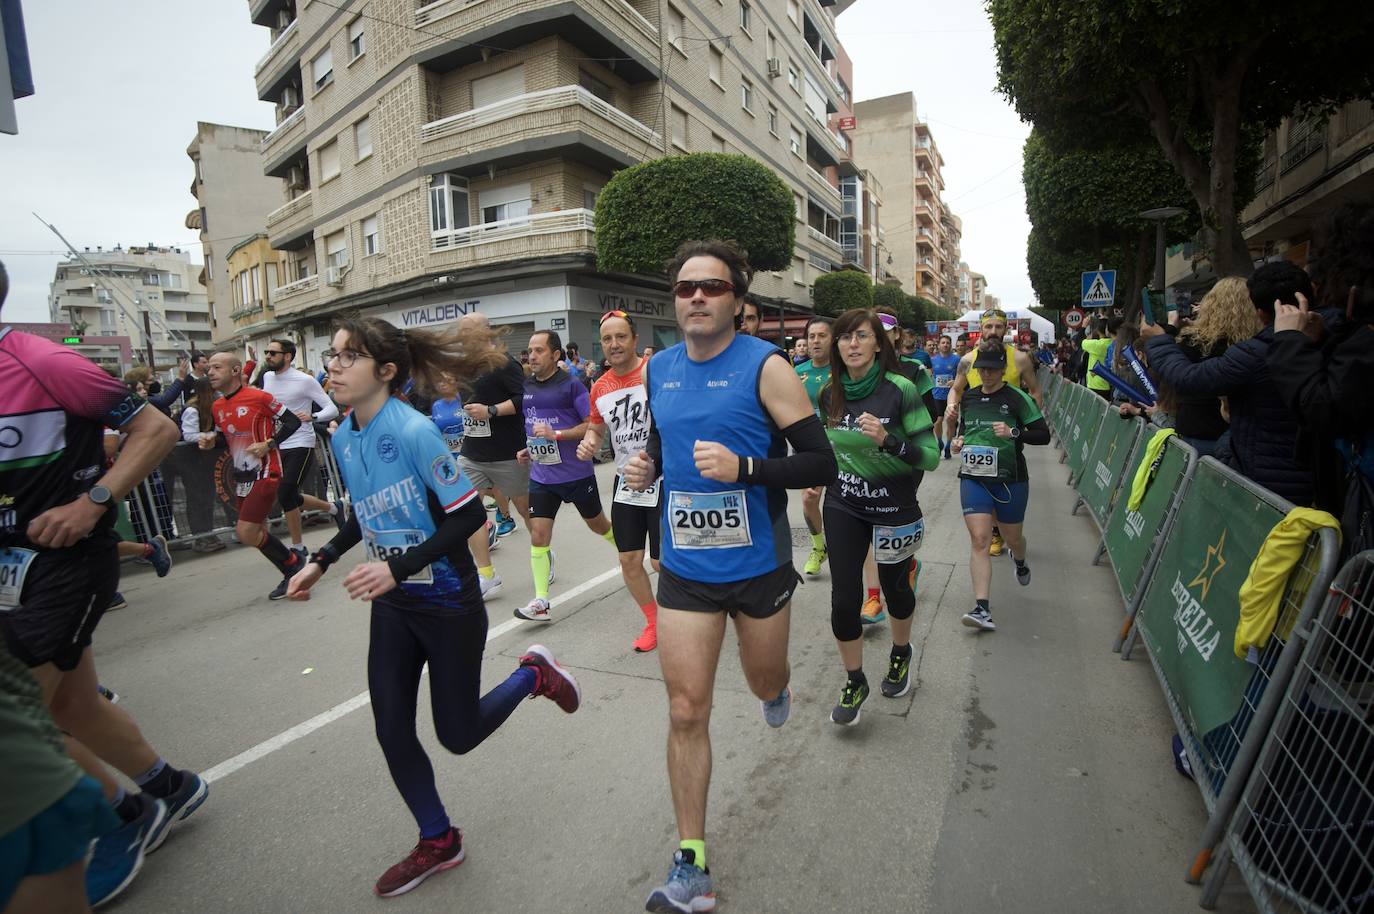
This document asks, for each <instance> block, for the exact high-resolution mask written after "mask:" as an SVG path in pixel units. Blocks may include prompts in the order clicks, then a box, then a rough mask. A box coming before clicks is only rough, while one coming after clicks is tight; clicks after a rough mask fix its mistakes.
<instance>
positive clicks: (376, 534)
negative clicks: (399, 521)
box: [363, 527, 434, 584]
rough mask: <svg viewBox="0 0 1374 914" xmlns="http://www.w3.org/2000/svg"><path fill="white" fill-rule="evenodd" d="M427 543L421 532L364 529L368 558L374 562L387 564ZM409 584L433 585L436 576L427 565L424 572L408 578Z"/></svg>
mask: <svg viewBox="0 0 1374 914" xmlns="http://www.w3.org/2000/svg"><path fill="white" fill-rule="evenodd" d="M424 541H425V535H424V533H423V532H421V531H419V530H369V529H368V528H367V527H364V528H363V545H364V546H366V547H367V557H368V558H369V559H371V560H372V561H374V562H385V561H386V560H387V559H393V558H395V557H396V556H398V555H405V554H406V553H407V552H409V551H410V550H412V549H414V548H415V547H416V546H418V545H420V544H421V543H423V542H424ZM405 582H406V583H407V584H433V583H434V575H433V573H432V572H431V571H430V570H429V566H428V565H426V566H425V567H424V569H423V570H421V571H418V572H416V573H415V574H413V575H411V576H410V577H408V578H406V581H405Z"/></svg>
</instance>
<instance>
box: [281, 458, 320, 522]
mask: <svg viewBox="0 0 1374 914" xmlns="http://www.w3.org/2000/svg"><path fill="white" fill-rule="evenodd" d="M314 468H315V449H314V448H313V447H287V448H282V449H281V482H280V483H278V485H277V503H278V504H280V505H281V509H282V510H283V511H294V510H296V509H297V508H299V507H300V506H301V505H303V504H305V500H304V499H303V498H301V486H302V485H304V484H305V481H306V479H308V478H309V476H310V471H311V470H313V469H314Z"/></svg>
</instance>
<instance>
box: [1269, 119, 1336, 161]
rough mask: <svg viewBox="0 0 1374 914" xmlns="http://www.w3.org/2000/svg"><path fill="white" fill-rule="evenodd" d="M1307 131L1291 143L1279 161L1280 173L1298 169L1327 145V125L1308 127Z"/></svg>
mask: <svg viewBox="0 0 1374 914" xmlns="http://www.w3.org/2000/svg"><path fill="white" fill-rule="evenodd" d="M1306 126H1307V129H1306V130H1305V131H1304V132H1303V133H1301V134H1300V135H1299V136H1297V137H1294V138H1292V139H1291V141H1290V145H1289V146H1288V149H1287V150H1285V151H1284V153H1283V157H1282V158H1281V159H1279V173H1280V174H1284V173H1286V172H1289V171H1292V170H1293V169H1294V168H1297V167H1298V164H1299V163H1301V162H1303V161H1305V160H1306V159H1308V158H1310V157H1311V156H1312V155H1314V154H1315V153H1316V152H1318V151H1319V150H1320V149H1321V148H1322V147H1323V146H1325V145H1326V123H1325V122H1320V123H1317V124H1309V125H1306Z"/></svg>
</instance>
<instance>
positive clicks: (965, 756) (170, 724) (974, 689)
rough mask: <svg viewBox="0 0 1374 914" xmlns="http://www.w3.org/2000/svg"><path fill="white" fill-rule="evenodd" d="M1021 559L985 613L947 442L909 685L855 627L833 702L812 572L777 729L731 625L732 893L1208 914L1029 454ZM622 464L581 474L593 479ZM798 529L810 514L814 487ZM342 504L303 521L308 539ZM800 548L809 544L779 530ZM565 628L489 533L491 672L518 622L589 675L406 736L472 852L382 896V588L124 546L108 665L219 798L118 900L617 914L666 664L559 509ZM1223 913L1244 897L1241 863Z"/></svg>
mask: <svg viewBox="0 0 1374 914" xmlns="http://www.w3.org/2000/svg"><path fill="white" fill-rule="evenodd" d="M1028 450H1029V451H1031V454H1030V461H1029V462H1030V467H1031V475H1032V496H1031V505H1030V514H1029V517H1028V530H1029V542H1030V554H1029V558H1030V562H1031V567H1032V569H1033V573H1034V579H1033V581H1032V583H1031V585H1030V586H1029V587H1027V588H1021V587H1018V586H1017V584H1016V582H1015V579H1014V577H1013V574H1012V565H1011V562H1010V560H1009V559H1002V560H999V561H997V562H996V564H995V565H994V578H995V580H994V585H993V603H992V606H993V611H994V615H995V617H996V619H997V622H998V625H999V629H998V631H997V632H995V633H990V634H981V635H980V634H978V633H976V632H974V631H973V630H971V629H967V628H964V627H962V626H961V625H960V624H959V621H958V618H959V616H960V614H962V613H963V612H965V611H966V610H967V609H968V608H969V607H970V606H971V605H972V600H971V593H970V588H969V581H968V571H967V564H966V562H967V553H968V539H967V536H966V534H965V532H964V528H963V523H962V519H961V517H960V513H959V505H958V491H957V486H956V485H955V484H954V468H953V464H951V463H945V464H943V465H942V466H941V468H940V469H939V470H937V471H936V472H934V473H931V474H928V475H927V477H926V481H925V483H924V484H923V486H922V490H921V496H922V503H923V505H924V508H925V513H926V518H927V520H926V523H927V535H926V540H925V544H924V546H923V549H922V552H921V556H922V558H923V561H924V563H925V564H924V571H923V573H922V576H921V580H920V586H919V594H918V602H917V622H916V629H915V633H914V635H913V642H914V643H915V644H916V646H917V650H918V660H917V663H916V672H915V678H916V686H917V687H916V688H914V689H913V690H912V691H911V692H910V693H909V694H908V695H907V696H905V697H904V698H902V699H898V700H888V699H884V698H883V697H882V696H881V695H879V694H878V693H877V690H876V684H877V681H878V680H879V679H880V678H881V677H882V675H883V673H884V672H885V670H884V664H885V658H886V652H887V646H888V642H887V637H888V635H887V626H886V625H885V624H882V625H878V626H875V627H874V629H872V630H870V631H868V633H867V643H868V646H869V652H868V658H867V667H866V668H867V672H868V674H869V679H870V681H871V682H872V683H874V686H875V691H874V696H873V697H872V698H870V699H869V701H868V703H867V704H866V705H865V709H864V714H863V719H862V720H861V722H860V724H859V725H858V726H856V727H853V728H841V727H837V726H835V725H834V724H831V723H830V722H829V720H828V715H829V711H830V708H831V706H832V705H833V703H834V702H835V700H836V698H837V696H838V693H839V689H840V686H841V685H842V684H843V671H842V667H841V666H840V663H839V660H838V657H837V654H836V651H835V647H834V642H833V640H832V637H831V634H830V626H829V612H830V610H829V596H830V592H829V587H828V580H829V577H828V573H823V574H822V575H820V576H819V577H817V578H812V579H808V581H807V583H806V586H804V587H801V588H799V591H798V595H797V598H796V600H795V602H794V604H793V625H792V649H791V659H792V664H793V688H794V693H795V703H794V706H793V711H792V718H791V720H790V721H789V722H788V724H787V725H786V726H785V727H784V728H782V729H781V730H777V731H774V730H771V729H769V728H768V727H767V726H765V725H764V723H763V721H762V720H761V718H760V715H759V707H758V702H757V701H756V700H755V699H754V697H753V696H752V695H750V694H749V692H748V690H747V689H746V688H745V685H744V681H743V678H742V676H741V674H740V671H739V665H738V663H737V662H736V661H735V659H734V647H733V645H732V644H731V643H729V642H730V641H732V640H733V637H731V638H730V639H728V641H727V644H726V648H725V657H724V659H723V661H722V664H721V670H720V674H719V678H718V682H717V690H716V705H715V709H714V716H713V721H712V734H713V743H714V749H715V771H714V777H713V780H712V787H711V799H710V810H709V820H708V822H709V824H708V831H709V834H708V840H709V846H710V855H711V863H712V871H713V873H714V875H715V879H716V888H717V893H718V896H719V909H720V910H725V911H732V912H738V914H745V912H748V914H774V912H830V911H834V912H846V914H853V912H897V911H901V912H907V911H910V912H925V911H931V912H946V911H960V912H990V911H997V912H1002V914H1005V912H1020V911H1027V912H1039V911H1054V912H1063V911H1071V912H1076V911H1085V912H1087V911H1113V912H1160V911H1180V912H1185V911H1191V910H1196V903H1197V889H1196V888H1195V887H1193V886H1189V885H1186V884H1185V883H1184V882H1183V880H1182V874H1183V872H1184V870H1185V868H1186V864H1187V861H1188V859H1189V857H1190V855H1191V853H1192V850H1193V844H1194V842H1195V840H1196V838H1197V836H1198V834H1199V833H1200V831H1201V828H1202V825H1203V821H1204V815H1203V809H1202V803H1201V800H1200V798H1199V795H1198V792H1197V789H1196V788H1195V787H1194V786H1193V784H1192V783H1191V782H1189V781H1186V780H1184V779H1183V778H1181V777H1179V775H1177V774H1176V773H1175V772H1174V770H1173V766H1172V764H1171V762H1170V758H1169V736H1170V733H1171V727H1170V725H1169V722H1168V714H1167V711H1166V709H1165V706H1164V703H1163V701H1162V699H1161V697H1160V695H1159V690H1158V687H1157V686H1156V683H1155V680H1154V677H1153V674H1152V672H1151V670H1150V667H1149V664H1148V661H1146V660H1145V659H1144V657H1143V656H1141V655H1138V656H1137V659H1136V660H1135V661H1133V662H1130V663H1123V662H1121V660H1120V659H1119V658H1118V656H1117V655H1115V654H1112V653H1111V652H1110V650H1109V646H1110V644H1111V640H1112V635H1113V633H1114V631H1115V629H1116V627H1117V625H1118V623H1119V619H1120V612H1121V609H1120V600H1119V597H1118V596H1117V595H1116V592H1115V590H1114V589H1113V586H1112V581H1111V577H1110V571H1109V570H1108V569H1107V568H1106V567H1097V568H1095V567H1093V566H1091V565H1090V564H1089V559H1090V557H1091V555H1092V551H1093V547H1094V545H1095V542H1096V538H1095V536H1096V534H1095V529H1094V528H1093V526H1092V522H1091V521H1090V520H1088V519H1087V518H1086V517H1083V516H1080V517H1074V516H1071V515H1070V513H1069V511H1070V508H1071V506H1072V494H1071V492H1070V490H1069V489H1068V488H1067V487H1066V486H1065V485H1064V479H1065V472H1064V468H1063V467H1062V466H1060V465H1059V464H1058V463H1057V452H1055V451H1053V450H1052V449H1050V448H1035V449H1028ZM609 473H610V468H609V467H608V466H603V467H600V468H599V473H598V475H599V476H600V477H601V482H602V493H603V497H605V498H607V499H608V497H609V486H608V483H609ZM792 501H793V504H792V513H793V524H794V527H796V528H801V527H802V520H801V514H800V499H799V498H794V499H793V500H792ZM331 531H332V527H329V528H311V529H309V530H308V531H307V536H306V539H307V542H308V543H309V544H310V545H311V546H312V547H313V546H315V545H318V544H319V543H321V542H323V541H324V540H325V539H326V538H327V536H328V535H329V533H330V532H331ZM794 540H795V542H796V544H797V549H796V557H797V563H798V565H800V563H801V562H802V561H804V559H805V556H806V545H809V544H806V545H803V543H804V542H805V537H804V536H797V537H795V538H794ZM554 549H555V551H556V553H557V572H558V580H557V582H556V583H555V585H554V589H553V596H554V600H553V602H554V613H555V617H556V621H555V622H553V623H552V624H549V625H543V626H536V625H534V624H531V623H522V622H516V621H515V620H513V619H512V615H511V611H512V610H513V609H514V608H515V607H516V606H519V605H522V604H523V603H524V602H526V601H527V600H528V599H529V598H530V597H531V596H532V593H533V587H532V584H531V582H530V580H529V568H528V560H527V556H528V539H527V537H526V535H525V533H524V530H523V525H522V529H521V530H520V531H519V532H517V533H516V534H514V535H513V536H511V537H509V538H508V539H506V540H504V541H503V543H502V546H501V548H500V549H498V550H497V552H496V553H495V555H494V560H495V562H496V565H497V569H498V571H499V572H500V573H501V574H502V576H503V577H504V579H505V587H504V588H503V592H502V593H501V594H500V595H498V596H496V597H495V598H493V599H492V600H491V601H490V603H489V606H488V610H489V613H490V618H491V623H492V632H493V637H492V638H491V640H490V641H489V643H488V649H487V655H486V662H485V670H484V681H485V683H486V684H487V685H488V686H490V685H492V684H495V683H496V682H498V681H500V680H501V679H502V678H504V677H505V676H506V675H507V673H508V672H509V671H510V669H511V668H512V666H513V665H514V664H515V663H516V658H517V657H518V656H519V655H520V653H521V652H522V651H523V649H524V648H525V647H526V646H527V645H528V644H530V643H532V642H542V643H544V644H547V645H549V646H550V647H551V648H553V649H554V651H555V652H556V653H557V654H558V655H559V657H560V658H561V659H562V660H563V661H564V662H565V663H566V664H568V665H569V666H570V667H571V668H572V669H573V670H574V671H575V673H576V675H577V676H578V678H579V680H580V682H581V684H582V690H583V701H584V703H583V707H582V710H581V711H579V712H578V713H577V714H576V715H575V716H572V717H568V716H566V715H564V714H562V713H561V712H560V711H558V709H557V708H555V707H554V706H553V704H552V703H550V702H547V701H542V700H541V701H534V702H528V703H525V704H523V705H522V706H521V707H520V708H519V709H517V711H516V713H515V714H514V715H513V717H512V718H511V720H510V721H509V722H508V723H507V725H506V726H505V727H503V728H502V729H501V730H500V731H499V732H498V733H496V734H495V735H494V736H493V737H492V738H491V739H490V740H488V741H487V742H486V743H485V744H484V745H482V746H481V747H479V748H478V749H477V750H476V751H474V752H472V753H470V754H469V755H467V756H464V757H455V756H451V755H449V754H448V753H446V752H444V750H442V749H441V748H440V747H439V746H438V743H437V741H435V740H434V738H433V732H432V731H433V728H432V726H431V724H430V721H429V720H428V713H429V712H428V707H427V703H428V699H427V697H425V698H422V700H421V718H422V719H421V723H420V729H421V734H422V739H424V740H425V742H426V745H427V747H429V748H430V750H431V755H432V757H433V759H434V762H435V768H436V772H437V776H438V780H439V787H440V791H441V793H442V795H443V796H444V798H445V801H446V803H447V805H448V807H449V812H450V815H451V816H452V817H453V818H454V820H455V821H456V822H457V823H458V824H459V825H460V826H461V827H462V828H463V829H464V832H465V834H466V839H467V846H468V859H467V862H466V863H465V864H464V865H463V866H461V867H459V868H458V869H456V870H454V871H451V872H448V873H444V874H440V875H438V876H436V877H435V878H433V879H431V880H430V881H429V882H427V883H426V884H424V885H423V886H421V887H420V888H419V889H417V890H416V891H414V892H412V893H410V894H409V895H406V896H404V897H401V898H398V899H391V900H385V901H384V900H378V899H376V898H374V897H373V896H372V894H371V887H372V883H373V882H374V881H375V879H376V878H377V877H378V876H379V875H380V874H381V872H382V871H383V870H384V869H385V868H386V867H387V866H389V865H390V864H392V863H394V862H395V861H396V860H398V859H399V858H400V857H401V856H403V855H404V854H405V853H406V852H407V851H408V850H409V849H410V847H411V845H412V844H413V843H414V839H415V827H414V823H413V821H412V820H411V818H410V816H409V813H408V812H407V810H406V808H405V806H404V805H403V804H402V803H401V800H400V797H399V796H398V795H397V793H396V791H395V789H394V787H393V786H392V783H391V781H390V778H389V776H388V774H387V771H386V767H385V763H384V762H383V759H382V755H381V751H380V749H379V748H378V747H377V744H376V741H375V739H374V738H373V733H372V719H371V714H370V710H369V707H368V704H367V696H366V688H367V684H366V677H365V670H364V660H365V657H366V650H367V626H368V611H367V608H366V606H365V605H362V604H358V603H351V602H350V601H349V600H348V599H347V597H346V595H345V594H344V592H343V590H342V587H341V586H340V581H341V580H342V577H343V574H342V573H341V572H340V571H339V570H337V569H336V571H335V572H334V573H333V574H331V575H330V576H328V577H326V578H325V580H324V581H323V582H322V583H321V585H320V586H319V588H318V589H317V596H316V598H315V599H314V600H312V601H311V602H309V603H307V604H298V603H287V602H281V603H270V602H268V601H267V599H266V593H267V592H268V591H269V590H270V589H271V588H272V586H273V585H274V584H275V583H276V582H275V580H274V572H273V571H272V569H271V568H270V567H269V566H268V564H267V562H266V561H265V560H264V559H263V558H262V557H261V556H259V555H258V554H257V553H256V552H253V551H250V550H247V549H243V548H239V547H234V548H231V549H229V550H227V551H226V552H223V553H220V554H218V555H212V556H199V555H194V556H193V555H191V554H190V553H187V552H178V553H176V554H175V555H176V558H177V566H176V567H175V568H174V569H173V571H172V574H171V575H170V576H169V577H167V578H165V579H158V578H156V577H155V576H154V575H153V574H152V573H151V571H150V570H149V569H146V568H140V567H136V566H133V565H126V566H125V570H126V578H125V581H124V585H123V592H124V594H125V596H126V597H127V598H128V601H129V608H128V609H126V610H123V611H120V612H117V613H113V614H110V615H109V616H107V617H106V618H105V620H104V621H103V622H102V624H101V626H100V629H99V630H98V632H97V636H96V657H97V665H98V668H99V670H100V671H101V678H102V680H103V682H104V683H105V684H107V685H109V686H111V687H113V688H115V689H116V690H117V691H118V692H119V693H120V694H121V696H122V701H123V705H124V707H126V708H128V709H129V711H130V712H132V713H133V714H134V715H135V717H136V719H137V720H138V721H139V722H140V725H141V726H142V727H143V729H144V732H145V733H146V734H147V736H148V737H149V739H150V740H151V741H152V742H153V744H154V745H155V746H156V747H157V748H158V749H159V751H160V752H161V753H162V754H163V755H164V756H165V757H167V758H168V759H169V760H170V761H172V763H173V764H176V765H178V766H182V767H190V768H194V769H197V770H201V771H206V772H210V773H211V774H213V776H214V780H213V783H212V784H211V789H210V796H209V800H208V802H207V803H206V804H205V806H204V807H202V809H201V810H200V811H198V812H197V813H196V814H195V816H194V817H193V818H192V819H191V820H189V821H188V822H186V823H185V824H183V825H182V826H180V827H179V828H178V829H177V830H176V831H175V832H174V833H173V835H172V837H171V839H170V840H169V841H168V842H167V843H166V845H164V847H163V848H162V849H161V850H159V851H158V853H157V854H156V855H154V856H153V857H151V858H150V859H149V861H148V864H147V866H146V867H145V869H144V871H143V873H142V874H141V875H140V876H139V878H138V880H137V882H135V883H134V885H133V886H132V887H131V888H130V889H129V890H128V891H127V892H126V893H125V894H124V896H123V897H122V898H120V899H119V900H118V901H117V902H115V904H113V905H112V906H111V907H110V908H109V910H123V911H137V912H187V911H195V912H198V914H215V912H244V911H253V912H276V911H282V912H314V911H320V912H337V911H363V910H374V909H375V910H380V909H381V908H383V907H385V908H387V909H390V910H398V911H415V912H421V911H424V912H428V911H444V912H449V911H455V910H458V911H467V912H526V911H558V912H574V911H576V912H582V911H587V912H633V911H637V910H643V900H644V898H645V896H646V894H647V893H648V891H649V890H650V889H651V888H652V887H653V886H654V885H656V884H657V883H658V882H659V881H660V880H661V879H662V878H663V876H664V875H665V873H666V872H667V868H668V864H669V862H670V861H669V857H670V855H671V853H672V850H673V849H674V847H675V846H676V840H675V830H674V826H673V819H672V809H671V805H670V803H669V797H668V786H667V779H666V775H665V770H664V763H663V744H664V738H665V733H666V701H665V698H664V692H663V687H662V683H661V681H660V675H659V668H658V661H657V657H656V655H654V654H649V655H637V654H635V653H634V652H633V651H632V650H631V648H630V643H631V641H632V640H633V639H634V637H635V636H636V635H637V634H638V632H639V628H640V625H641V619H640V616H639V613H638V610H637V609H636V608H635V606H634V604H633V601H632V600H631V599H630V598H629V596H628V595H627V594H626V593H625V591H624V589H623V587H622V586H621V584H620V578H619V575H618V573H616V571H615V568H616V559H615V555H614V554H613V551H612V548H611V547H610V546H609V545H608V544H606V543H605V542H604V541H603V540H601V539H600V538H598V537H595V536H593V535H591V534H590V533H589V532H588V531H587V530H586V529H585V528H584V526H583V524H582V522H581V520H580V519H579V518H578V517H577V515H576V513H575V512H574V511H573V510H571V509H570V508H568V509H565V510H564V512H563V513H562V514H561V515H560V517H559V520H558V526H557V529H556V530H555V534H554ZM1220 910H1222V911H1249V910H1252V908H1251V906H1250V903H1249V900H1248V896H1246V895H1245V893H1244V890H1243V888H1239V887H1237V886H1236V884H1235V883H1234V881H1233V885H1232V888H1231V889H1229V890H1228V892H1227V894H1226V895H1225V896H1224V897H1223V901H1222V906H1221V908H1220Z"/></svg>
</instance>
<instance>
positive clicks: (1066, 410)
mask: <svg viewBox="0 0 1374 914" xmlns="http://www.w3.org/2000/svg"><path fill="white" fill-rule="evenodd" d="M1079 390H1080V387H1079V385H1077V384H1070V383H1068V382H1067V381H1066V382H1064V391H1063V393H1061V394H1060V395H1059V400H1058V401H1057V402H1056V403H1055V407H1054V408H1055V412H1056V415H1055V420H1054V421H1055V426H1054V427H1055V430H1056V432H1057V433H1058V435H1059V443H1060V444H1062V445H1063V446H1064V447H1068V446H1069V444H1068V442H1069V435H1068V423H1069V417H1070V416H1072V415H1073V411H1074V408H1075V407H1076V406H1077V405H1078V392H1079Z"/></svg>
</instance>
